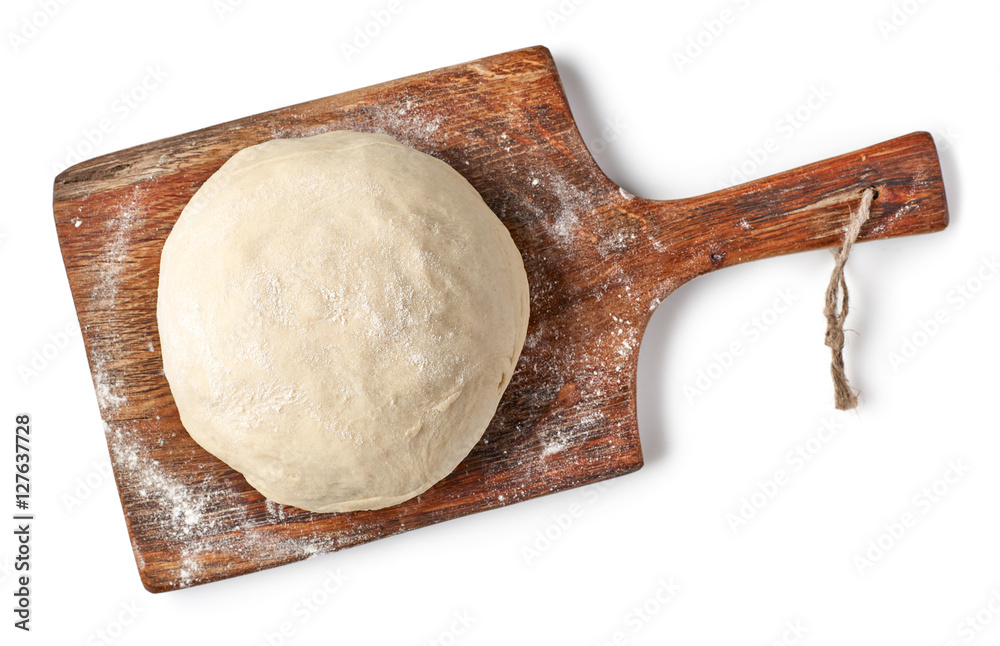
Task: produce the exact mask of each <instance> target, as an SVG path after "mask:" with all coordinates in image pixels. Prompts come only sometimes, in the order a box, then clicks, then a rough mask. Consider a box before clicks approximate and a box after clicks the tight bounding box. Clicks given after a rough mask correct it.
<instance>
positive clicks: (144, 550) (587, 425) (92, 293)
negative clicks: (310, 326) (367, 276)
mask: <svg viewBox="0 0 1000 646" xmlns="http://www.w3.org/2000/svg"><path fill="white" fill-rule="evenodd" d="M334 129H352V130H361V131H370V132H385V133H388V134H391V135H393V136H395V137H396V138H397V139H399V140H400V141H402V142H403V143H406V144H409V145H411V146H414V147H415V148H418V149H420V150H422V151H424V152H427V153H429V154H432V155H434V156H436V157H438V158H440V159H443V160H445V161H446V162H448V163H449V164H451V165H452V166H453V167H455V168H456V169H457V170H458V171H459V172H461V173H462V174H463V175H464V176H465V177H466V178H467V179H468V180H469V181H470V182H471V183H472V184H473V186H475V187H476V189H478V190H479V192H480V193H481V194H482V195H483V198H484V199H485V200H486V202H487V203H488V204H489V205H490V207H492V209H493V210H494V212H496V214H497V215H498V216H499V217H500V218H501V219H502V220H503V222H504V223H505V224H506V226H507V227H508V228H509V229H510V231H511V234H512V235H513V238H514V241H515V242H516V243H517V246H518V248H519V249H520V251H521V253H522V255H523V257H524V261H525V266H526V268H527V271H528V277H529V283H530V287H531V307H532V311H531V323H530V326H529V330H528V339H527V342H526V344H525V348H524V352H523V355H522V357H521V360H520V363H519V364H518V367H517V371H516V372H515V375H514V378H513V380H512V382H511V384H510V387H509V388H508V390H507V392H506V394H505V395H504V398H503V401H502V402H501V404H500V407H499V410H498V412H497V414H496V417H495V418H494V419H493V421H492V423H491V425H490V427H489V429H488V430H487V431H486V434H485V436H484V438H483V440H482V441H481V442H480V443H479V444H478V445H477V446H476V448H475V449H474V450H473V452H472V453H471V454H470V455H469V456H468V458H467V459H466V460H465V461H464V462H462V464H461V465H460V466H459V467H458V468H457V469H456V470H455V472H454V473H452V474H451V475H450V476H449V477H447V478H446V479H445V480H443V481H442V482H440V483H439V484H438V485H436V486H435V487H433V488H432V489H430V490H429V491H428V492H426V493H425V494H423V495H422V496H420V497H419V498H417V499H414V500H411V501H409V502H406V503H403V504H401V505H397V506H395V507H391V508H388V509H382V510H378V511H368V512H354V513H347V514H314V513H309V512H305V511H302V510H299V509H296V508H292V507H285V506H282V505H277V504H274V503H270V502H268V501H266V500H264V498H263V497H262V496H260V495H259V494H258V493H257V492H256V491H254V490H253V489H252V488H250V486H249V485H247V484H246V482H245V481H244V480H243V478H242V477H241V476H240V475H239V474H238V473H235V472H234V471H233V470H232V469H230V468H228V467H227V466H226V465H225V464H223V463H222V462H220V461H219V460H217V459H215V458H214V457H213V456H211V455H209V454H208V453H207V452H205V451H204V450H203V449H201V448H200V447H199V446H198V445H197V444H195V443H194V442H193V441H192V440H191V439H190V437H189V436H188V435H187V433H186V432H185V430H184V428H183V427H182V425H181V423H180V420H179V418H178V415H177V409H176V407H175V406H174V402H173V399H172V397H171V395H170V389H169V387H168V385H167V381H166V379H165V378H164V375H163V368H162V364H161V359H160V349H159V338H158V336H157V328H156V287H157V279H158V270H159V255H160V249H161V248H162V245H163V242H164V240H165V239H166V237H167V234H168V233H169V232H170V229H171V227H172V226H173V223H174V222H175V220H176V219H177V217H178V215H179V214H180V212H181V209H182V208H183V207H184V205H185V204H186V203H187V202H188V200H189V199H190V198H191V196H192V195H193V194H194V192H195V191H196V190H197V189H198V187H199V186H201V184H202V183H203V182H204V181H205V179H206V178H208V177H209V176H210V175H211V174H212V173H213V172H214V171H215V170H217V169H218V168H219V166H221V165H222V163H223V162H225V161H226V160H227V159H228V158H229V157H230V156H231V155H233V154H234V153H235V152H236V151H238V150H240V149H242V148H244V147H246V146H250V145H253V144H257V143H260V142H263V141H266V140H269V139H273V138H276V137H301V136H307V135H312V134H317V133H320V132H325V131H328V130H334ZM869 186H875V187H876V188H877V189H878V198H877V199H876V200H875V203H874V207H873V209H874V210H873V214H872V217H871V219H870V220H869V221H868V223H867V224H866V225H865V226H864V228H863V229H862V232H861V238H860V239H862V240H865V239H873V238H884V237H890V236H900V235H908V234H915V233H927V232H931V231H937V230H940V229H942V228H944V227H945V226H946V225H947V222H948V213H947V207H946V203H945V194H944V188H943V185H942V181H941V173H940V169H939V167H938V161H937V154H936V151H935V148H934V144H933V141H932V139H931V137H930V136H929V135H927V134H925V133H916V134H912V135H908V136H906V137H902V138H899V139H895V140H892V141H889V142H886V143H883V144H879V145H876V146H873V147H871V148H868V149H865V150H862V151H858V152H855V153H850V154H847V155H843V156H841V157H837V158H835V159H831V160H827V161H824V162H820V163H817V164H813V165H811V166H807V167H804V168H800V169H797V170H793V171H789V172H786V173H782V174H780V175H777V176H774V177H769V178H766V179H762V180H758V181H755V182H752V183H750V184H746V185H743V186H739V187H736V188H732V189H728V190H725V191H721V192H717V193H713V194H710V195H705V196H701V197H695V198H690V199H683V200H676V201H651V200H646V199H642V198H638V197H633V196H631V195H629V194H628V193H626V192H624V191H622V190H620V189H619V187H618V186H616V185H615V184H614V183H612V182H611V181H610V180H609V179H608V178H607V177H606V176H605V175H604V174H603V173H602V172H601V170H600V169H599V168H598V167H597V165H596V163H595V162H594V161H593V159H592V158H591V156H590V154H589V153H588V151H587V148H586V146H585V144H584V142H583V140H582V139H581V137H580V134H579V132H578V131H577V129H576V126H575V124H574V122H573V118H572V115H571V114H570V110H569V106H568V105H567V102H566V97H565V95H564V93H563V90H562V87H561V84H560V82H559V78H558V75H557V73H556V68H555V65H554V63H553V61H552V59H551V57H550V55H549V52H548V50H546V49H545V48H543V47H533V48H529V49H524V50H519V51H515V52H510V53H506V54H501V55H498V56H493V57H490V58H485V59H481V60H477V61H473V62H470V63H465V64H462V65H456V66H453V67H449V68H445V69H442V70H438V71H434V72H429V73H426V74H420V75H417V76H412V77H409V78H405V79H400V80H397V81H392V82H389V83H384V84H381V85H377V86H374V87H370V88H365V89H361V90H356V91H353V92H347V93H345V94H340V95H337V96H333V97H328V98H324V99H319V100H316V101H311V102H309V103H304V104H301V105H296V106H291V107H288V108H283V109H280V110H275V111H272V112H267V113H264V114H259V115H255V116H252V117H247V118H245V119H240V120H238V121H233V122H230V123H225V124H221V125H218V126H214V127H211V128H206V129H204V130H199V131H196V132H192V133H188V134H185V135H180V136H177V137H172V138H169V139H164V140H161V141H156V142H153V143H149V144H146V145H142V146H137V147H135V148H131V149H129V150H124V151H121V152H117V153H113V154H110V155H105V156H103V157H99V158H97V159H93V160H90V161H86V162H83V163H81V164H78V165H76V166H73V167H72V168H69V169H68V170H66V171H65V172H63V173H62V174H60V175H59V176H58V177H57V178H56V181H55V195H54V209H55V218H56V226H57V231H58V235H59V240H60V244H61V246H62V253H63V259H64V261H65V264H66V272H67V275H68V277H69V282H70V285H71V287H72V291H73V296H74V299H75V302H76V307H77V311H78V313H79V317H80V323H81V327H82V330H83V337H84V341H85V344H86V348H87V354H88V358H89V361H90V364H91V368H92V371H93V375H94V385H95V389H96V392H97V397H98V402H99V404H100V409H101V415H102V417H103V418H104V420H105V430H106V434H107V440H108V446H109V449H110V453H111V458H112V464H113V466H114V471H115V477H116V480H117V483H118V490H119V493H120V496H121V501H122V507H123V509H124V512H125V519H126V522H127V526H128V532H129V535H130V537H131V541H132V546H133V549H134V552H135V559H136V562H137V565H138V568H139V573H140V576H141V579H142V582H143V584H144V585H145V586H146V588H148V589H149V590H151V591H153V592H160V591H164V590H172V589H177V588H182V587H187V586H191V585H197V584H201V583H206V582H209V581H215V580H219V579H223V578H227V577H232V576H236V575H240V574H245V573H248V572H254V571H257V570H261V569H264V568H270V567H274V566H277V565H281V564H284V563H289V562H292V561H296V560H300V559H303V558H306V557H308V556H311V555H315V554H320V553H325V552H330V551H334V550H339V549H342V548H345V547H350V546H352V545H357V544H359V543H364V542H367V541H371V540H375V539H378V538H382V537H385V536H390V535H393V534H397V533H399V532H403V531H407V530H411V529H417V528H419V527H423V526H426V525H428V524H431V523H437V522H440V521H443V520H448V519H450V518H455V517H458V516H463V515H466V514H471V513H474V512H478V511H483V510H486V509H491V508H494V507H500V506H503V505H509V504H512V503H515V502H518V501H521V500H526V499H529V498H533V497H536V496H541V495H544V494H548V493H551V492H555V491H561V490H564V489H568V488H571V487H578V486H581V485H585V484H588V483H592V482H596V481H599V480H603V479H606V478H611V477H615V476H619V475H622V474H626V473H629V472H632V471H635V470H636V469H638V468H639V467H640V466H642V453H641V450H640V446H639V432H638V428H637V425H636V388H635V385H636V384H635V380H636V366H637V361H638V356H639V342H640V340H641V337H642V333H643V330H644V329H645V326H646V323H647V321H648V320H649V317H650V316H651V314H652V312H653V310H654V309H655V307H656V305H657V304H658V303H659V302H660V301H662V300H663V299H664V298H666V297H667V296H668V295H669V294H670V293H671V291H673V290H674V289H676V288H677V287H678V286H679V285H681V284H683V283H684V282H685V281H687V280H690V279H691V278H693V277H695V276H698V275H700V274H703V273H705V272H708V271H711V270H713V269H717V268H719V267H725V266H728V265H732V264H736V263H740V262H746V261H750V260H756V259H760V258H767V257H769V256H775V255H778V254H785V253H791V252H797V251H805V250H809V249H818V248H821V247H827V246H833V245H836V244H838V242H839V240H840V238H841V236H842V232H843V229H844V226H845V224H846V222H847V220H848V217H849V210H850V208H851V207H852V206H854V205H855V204H856V203H857V201H858V200H859V199H860V196H861V192H862V191H863V190H864V189H865V188H867V187H869Z"/></svg>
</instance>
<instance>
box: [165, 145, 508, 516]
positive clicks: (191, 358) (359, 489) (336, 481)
mask: <svg viewBox="0 0 1000 646" xmlns="http://www.w3.org/2000/svg"><path fill="white" fill-rule="evenodd" d="M157 322H158V325H159V331H160V341H161V347H162V354H163V368H164V371H165V373H166V376H167V380H168V381H169V382H170V389H171V391H172V392H173V396H174V399H175V400H176V402H177V407H178V409H179V411H180V416H181V421H182V422H183V423H184V427H185V428H186V429H187V431H188V432H189V433H190V434H191V437H193V438H194V439H195V441H196V442H198V444H200V445H201V446H203V447H204V448H205V449H206V450H208V451H209V452H211V453H212V454H214V455H216V456H217V457H219V458H220V459H221V460H223V461H224V462H226V463H227V464H229V465H230V466H232V467H233V468H234V469H236V470H237V471H239V472H240V473H242V474H243V475H244V476H245V477H246V479H247V482H249V483H250V484H251V485H252V486H253V487H254V488H256V489H257V490H258V491H260V492H261V493H262V494H263V495H264V496H266V497H267V498H270V499H271V500H273V501H276V502H279V503H283V504H286V505H294V506H296V507H301V508H302V509H306V510H310V511H316V512H343V511H353V510H358V509H378V508H381V507H387V506H389V505H394V504H396V503H399V502H402V501H404V500H407V499H409V498H412V497H414V496H416V495H418V494H420V493H422V492H423V491H425V490H427V489H428V488H429V487H430V486H431V485H433V484H434V483H435V482H437V481H438V480H440V479H441V478H443V477H445V476H446V475H448V474H449V473H450V472H451V471H452V470H454V468H455V467H456V466H457V465H458V463H459V462H461V461H462V459H463V458H465V456H466V455H467V454H468V453H469V451H470V450H471V449H472V447H473V446H474V445H475V444H476V442H478V441H479V439H480V437H482V434H483V431H485V430H486V427H487V425H488V424H489V422H490V419H491V418H492V417H493V414H494V413H495V412H496V407H497V404H498V402H499V401H500V396H501V395H502V394H503V392H504V389H505V388H506V387H507V384H508V382H509V381H510V377H511V373H512V372H513V371H514V366H515V364H516V363H517V359H518V356H519V354H520V352H521V347H522V345H523V343H524V337H525V333H526V331H527V324H528V282H527V276H526V275H525V271H524V265H523V264H522V262H521V256H520V254H519V253H518V250H517V248H516V247H515V246H514V242H513V240H511V237H510V234H509V233H508V232H507V229H506V228H505V227H504V226H503V224H502V223H501V222H500V220H498V219H497V217H496V215H494V214H493V212H492V211H490V209H489V207H487V206H486V204H485V203H484V202H483V200H482V198H481V197H480V196H479V194H478V193H477V192H476V190H475V189H474V188H472V186H471V185H470V184H469V183H468V182H467V181H466V180H465V179H464V178H463V177H462V176H461V175H459V174H458V173H457V172H456V171H455V170H454V169H453V168H451V167H450V166H448V165H447V164H445V163H444V162H442V161H440V160H438V159H435V158H433V157H431V156H429V155H426V154H424V153H422V152H419V151H417V150H414V149H412V148H409V147H407V146H404V145H402V144H400V143H398V142H397V141H395V140H394V139H392V138H391V137H388V136H385V135H375V134H363V133H358V132H349V131H338V132H329V133H326V134H321V135H316V136H313V137H306V138H302V139H283V140H274V141H269V142H266V143H263V144H260V145H258V146H252V147H250V148H246V149H244V150H242V151H240V152H238V153H237V154H236V155H234V156H233V157H232V158H231V159H230V160H229V161H227V162H226V163H225V164H224V165H223V166H222V167H221V168H220V169H219V170H218V171H217V172H216V173H215V174H214V175H212V177H210V178H209V179H208V181H206V182H205V184H204V185H203V186H202V187H201V188H200V189H199V190H198V192H197V193H196V194H195V196H194V197H193V198H192V199H191V201H190V202H189V204H188V205H187V206H186V207H185V209H184V211H183V212H182V213H181V216H180V219H178V220H177V224H176V225H175V226H174V228H173V230H172V231H171V233H170V236H169V237H168V238H167V241H166V244H165V245H164V247H163V255H162V257H161V260H160V283H159V293H158V298H157Z"/></svg>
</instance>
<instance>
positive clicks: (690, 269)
mask: <svg viewBox="0 0 1000 646" xmlns="http://www.w3.org/2000/svg"><path fill="white" fill-rule="evenodd" d="M868 187H874V188H875V189H876V191H877V192H878V195H877V198H876V199H875V201H874V202H873V204H872V212H871V216H870V218H869V220H868V222H866V223H865V225H864V226H863V227H862V229H861V235H860V237H859V238H858V240H859V241H861V240H873V239H876V238H889V237H894V236H904V235H912V234H916V233H930V232H933V231H940V230H941V229H944V228H945V227H946V226H947V225H948V205H947V200H946V199H945V191H944V183H943V181H942V179H941V167H940V165H939V163H938V156H937V149H936V148H935V146H934V140H933V138H932V137H931V135H930V134H928V133H926V132H915V133H913V134H909V135H906V136H904V137H899V138H897V139H892V140H890V141H886V142H884V143H881V144H877V145H875V146H871V147H868V148H864V149H862V150H859V151H856V152H853V153H848V154H846V155H841V156H839V157H834V158H832V159H827V160H825V161H821V162H817V163H815V164H810V165H808V166H803V167H802V168H797V169H794V170H790V171H786V172H784V173H779V174H777V175H772V176H771V177H766V178H763V179H759V180H756V181H753V182H749V183H746V184H742V185H740V186H735V187H733V188H728V189H725V190H722V191H718V192H715V193H710V194H707V195H702V196H700V197H695V198H690V199H686V200H677V201H667V202H652V201H651V202H650V204H649V208H650V211H651V213H650V216H651V217H650V223H649V224H650V225H651V226H650V228H651V229H653V231H652V232H651V233H652V240H653V241H654V242H653V246H654V247H655V248H656V249H657V250H660V251H664V250H666V251H668V252H669V258H665V257H664V255H663V253H647V254H646V258H647V259H648V261H649V262H647V263H645V265H646V266H645V267H643V268H642V269H641V271H643V273H645V274H646V275H645V276H644V278H645V279H646V280H647V281H648V283H647V284H658V285H660V290H659V291H661V292H662V293H660V294H658V295H657V296H658V297H659V298H664V297H665V296H666V295H667V294H669V292H670V291H672V290H673V289H674V288H676V287H677V286H678V285H679V284H681V283H683V282H684V281H686V280H690V279H691V278H694V277H695V276H698V275H701V274H704V273H706V272H709V271H712V270H714V269H718V268H720V267H725V266H729V265H733V264H736V263H741V262H749V261H751V260H759V259H762V258H769V257H772V256H777V255H781V254H787V253H794V252H798V251H810V250H813V249H821V248H823V247H832V246H836V245H839V244H840V243H841V242H842V240H843V235H844V228H845V227H846V225H847V222H848V220H849V218H850V214H851V211H852V210H853V209H856V208H857V206H858V203H859V201H860V199H861V194H862V192H863V191H864V190H865V189H866V188H868ZM664 270H667V272H668V273H670V274H672V276H664ZM678 274H680V275H678ZM678 279H679V280H678Z"/></svg>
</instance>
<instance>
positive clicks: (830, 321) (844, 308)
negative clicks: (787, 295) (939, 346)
mask: <svg viewBox="0 0 1000 646" xmlns="http://www.w3.org/2000/svg"><path fill="white" fill-rule="evenodd" d="M876 195H877V193H876V191H875V189H874V188H867V189H865V192H864V193H863V194H862V196H861V204H860V206H858V210H857V211H855V212H854V213H852V214H851V221H850V223H848V225H847V230H846V231H845V232H844V246H843V247H841V248H840V251H839V252H838V253H837V255H836V258H837V261H836V264H835V265H834V267H833V275H832V276H830V285H829V286H828V287H827V288H826V307H824V308H823V314H825V315H826V345H828V346H830V350H831V352H832V354H833V360H832V362H831V364H830V374H831V375H833V389H834V395H835V396H836V400H837V408H838V409H839V410H852V409H854V408H857V407H858V398H857V395H855V394H854V391H853V390H852V389H851V385H850V384H849V383H848V382H847V375H846V374H844V320H845V319H846V318H847V312H848V310H849V307H848V296H847V281H846V280H845V279H844V265H846V264H847V256H848V255H849V254H850V253H851V247H853V246H854V243H855V241H857V239H858V234H859V233H860V232H861V225H863V224H864V223H865V222H866V221H867V220H868V216H869V215H871V207H872V200H874V199H875V197H876Z"/></svg>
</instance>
